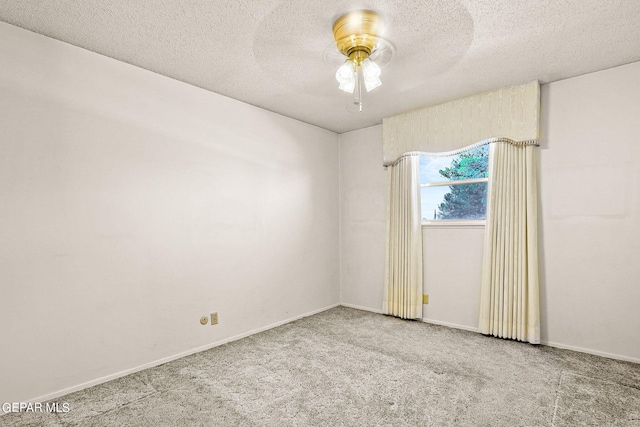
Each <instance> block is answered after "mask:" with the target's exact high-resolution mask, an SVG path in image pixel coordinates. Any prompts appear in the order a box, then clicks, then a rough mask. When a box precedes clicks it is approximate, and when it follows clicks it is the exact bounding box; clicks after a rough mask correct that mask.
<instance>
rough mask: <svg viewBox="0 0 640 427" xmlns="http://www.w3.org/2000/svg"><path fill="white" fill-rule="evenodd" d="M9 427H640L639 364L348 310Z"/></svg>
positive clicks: (113, 386)
mask: <svg viewBox="0 0 640 427" xmlns="http://www.w3.org/2000/svg"><path fill="white" fill-rule="evenodd" d="M56 401H57V402H59V403H60V404H62V403H67V404H68V405H69V409H70V410H69V412H68V413H61V414H51V413H36V414H33V413H28V414H10V415H5V416H1V417H0V425H3V426H35V425H38V426H75V425H78V426H509V427H513V426H583V425H584V426H640V364H634V363H628V362H621V361H616V360H611V359H606V358H602V357H597V356H592V355H587V354H582V353H576V352H573V351H568V350H559V349H555V348H551V347H545V346H533V345H530V344H523V343H518V342H513V341H508V340H501V339H497V338H490V337H485V336H483V335H480V334H476V333H472V332H466V331H461V330H456V329H450V328H446V327H441V326H435V325H430V324H427V323H422V322H413V321H403V320H399V319H395V318H392V317H387V316H383V315H379V314H374V313H369V312H364V311H359V310H355V309H350V308H345V307H338V308H335V309H332V310H329V311H326V312H323V313H320V314H317V315H315V316H311V317H308V318H304V319H302V320H299V321H296V322H293V323H290V324H287V325H284V326H281V327H278V328H275V329H271V330H269V331H266V332H263V333H260V334H256V335H253V336H251V337H248V338H244V339H242V340H239V341H235V342H232V343H229V344H226V345H223V346H220V347H216V348H214V349H211V350H208V351H205V352H202V353H198V354H195V355H192V356H189V357H185V358H182V359H179V360H176V361H174V362H170V363H166V364H164V365H161V366H158V367H156V368H152V369H148V370H145V371H141V372H138V373H136V374H132V375H129V376H127V377H123V378H120V379H117V380H114V381H111V382H108V383H105V384H101V385H98V386H95V387H92V388H89V389H86V390H82V391H79V392H76V393H72V394H69V395H67V396H63V397H61V398H58V399H56Z"/></svg>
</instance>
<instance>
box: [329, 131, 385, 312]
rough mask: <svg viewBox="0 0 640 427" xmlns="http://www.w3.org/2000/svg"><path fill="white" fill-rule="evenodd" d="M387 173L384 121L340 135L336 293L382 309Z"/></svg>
mask: <svg viewBox="0 0 640 427" xmlns="http://www.w3.org/2000/svg"><path fill="white" fill-rule="evenodd" d="M386 179H387V178H386V170H385V168H384V167H383V166H382V125H379V126H372V127H369V128H365V129H361V130H357V131H353V132H348V133H343V134H341V135H340V252H341V257H340V259H341V262H340V291H341V292H340V293H341V302H342V304H344V305H349V306H352V307H360V308H366V309H370V310H375V311H380V310H382V291H383V282H384V257H385V240H386V222H385V221H386V206H387V201H386V197H387V187H386V185H387V184H386V182H387V181H386Z"/></svg>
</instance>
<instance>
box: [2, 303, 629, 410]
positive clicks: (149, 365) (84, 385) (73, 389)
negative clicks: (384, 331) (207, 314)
mask: <svg viewBox="0 0 640 427" xmlns="http://www.w3.org/2000/svg"><path fill="white" fill-rule="evenodd" d="M341 305H342V306H344V307H349V308H355V309H357V310H363V311H370V312H372V313H377V314H383V313H382V310H378V309H373V308H370V307H364V306H359V305H355V304H347V303H342V304H333V305H330V306H327V307H324V308H320V309H318V310H314V311H311V312H309V313H305V314H302V315H299V316H295V317H291V318H289V319H286V320H282V321H280V322H276V323H273V324H270V325H267V326H264V327H261V328H258V329H253V330H251V331H248V332H245V333H242V334H239V335H235V336H233V337H229V338H225V339H223V340H220V341H215V342H213V343H210V344H207V345H204V346H201V347H197V348H194V349H191V350H187V351H184V352H182V353H178V354H174V355H172V356H168V357H164V358H162V359H158V360H155V361H153V362H149V363H145V364H144V365H140V366H136V367H134V368H130V369H126V370H124V371H120V372H117V373H114V374H111V375H107V376H104V377H101V378H97V379H95V380H91V381H88V382H85V383H82V384H78V385H75V386H73V387H68V388H65V389H63V390H59V391H56V392H53V393H49V394H46V395H43V396H40V397H37V398H35V399H30V400H29V401H28V402H46V401H48V400H52V399H55V398H57V397H60V396H64V395H67V394H69V393H73V392H76V391H79V390H83V389H85V388H89V387H93V386H95V385H98V384H102V383H105V382H108V381H111V380H115V379H117V378H121V377H124V376H127V375H130V374H133V373H136V372H139V371H143V370H145V369H149V368H153V367H155V366H158V365H162V364H164V363H168V362H171V361H173V360H176V359H180V358H182V357H186V356H190V355H192V354H195V353H200V352H202V351H206V350H209V349H211V348H214V347H218V346H221V345H223V344H226V343H229V342H232V341H237V340H239V339H242V338H245V337H248V336H250V335H254V334H258V333H260V332H264V331H267V330H269V329H273V328H276V327H278V326H282V325H285V324H287V323H291V322H294V321H296V320H299V319H302V318H304V317H309V316H313V315H314V314H318V313H322V312H323V311H327V310H330V309H332V308H335V307H338V306H341ZM422 321H423V322H425V323H432V324H434V325H440V326H447V327H450V328H455V329H463V330H466V331H471V332H477V333H479V330H478V328H473V327H470V326H464V325H458V324H455V323H449V322H442V321H439V320H432V319H422ZM540 343H541V344H542V345H547V346H549V347H556V348H561V349H565V350H572V351H577V352H580V353H587V354H593V355H596V356H602V357H607V358H609V359H616V360H623V361H626V362H633V363H640V359H638V358H635V357H629V356H623V355H619V354H612V353H606V352H603V351H598V350H590V349H586V348H582V347H576V346H571V345H565V344H560V343H556V342H550V341H541V342H540ZM1 415H4V414H3V413H2V412H1V411H0V416H1Z"/></svg>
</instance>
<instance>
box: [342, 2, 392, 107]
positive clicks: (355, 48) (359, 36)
mask: <svg viewBox="0 0 640 427" xmlns="http://www.w3.org/2000/svg"><path fill="white" fill-rule="evenodd" d="M382 30H383V23H382V18H380V15H378V14H377V13H376V12H373V11H370V10H356V11H351V12H349V13H347V14H345V15H342V16H341V17H340V18H338V19H337V20H336V21H335V22H334V24H333V37H334V39H335V41H336V47H337V48H338V50H339V51H340V53H342V54H343V55H344V56H346V57H347V60H346V61H345V62H344V63H343V64H342V65H341V66H340V68H338V70H337V71H336V80H337V81H338V83H339V89H340V90H343V91H345V92H348V93H353V94H354V100H353V103H354V104H356V105H357V107H358V110H359V111H362V95H363V93H362V88H363V87H364V89H365V90H366V91H367V92H370V91H372V90H373V89H375V88H377V87H378V86H380V85H381V84H382V82H381V81H380V74H381V69H380V66H379V65H378V64H376V63H375V62H374V60H373V59H372V58H371V55H373V54H374V53H375V52H376V49H377V48H378V44H379V42H380V40H381V37H380V35H381V33H382Z"/></svg>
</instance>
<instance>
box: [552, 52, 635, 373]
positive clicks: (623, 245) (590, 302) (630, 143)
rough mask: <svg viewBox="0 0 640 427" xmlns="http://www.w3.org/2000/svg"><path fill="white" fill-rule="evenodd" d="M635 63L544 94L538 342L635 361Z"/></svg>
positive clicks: (561, 84)
mask: <svg viewBox="0 0 640 427" xmlns="http://www.w3.org/2000/svg"><path fill="white" fill-rule="evenodd" d="M638 76H640V62H636V63H634V64H630V65H626V66H623V67H618V68H613V69H610V70H606V71H601V72H598V73H593V74H588V75H584V76H581V77H576V78H573V79H567V80H563V81H559V82H556V83H551V84H548V85H544V86H543V87H542V93H541V96H542V105H541V109H542V116H541V117H542V124H541V125H542V132H543V138H542V141H541V144H542V147H541V151H540V165H541V167H540V175H541V179H540V194H541V205H542V206H541V211H542V218H541V221H542V233H541V238H542V245H541V247H542V254H543V257H542V262H543V265H542V286H543V289H542V301H541V303H542V318H543V319H544V323H542V339H543V340H545V341H547V342H549V343H553V344H556V345H559V346H567V347H572V348H578V349H588V350H594V351H596V352H601V353H606V354H609V355H613V356H615V357H626V358H632V359H635V360H636V361H638V362H640V339H639V336H640V335H639V331H640V262H639V261H638V257H639V256H640V185H639V181H640V119H639V118H640V79H639V78H638Z"/></svg>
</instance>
